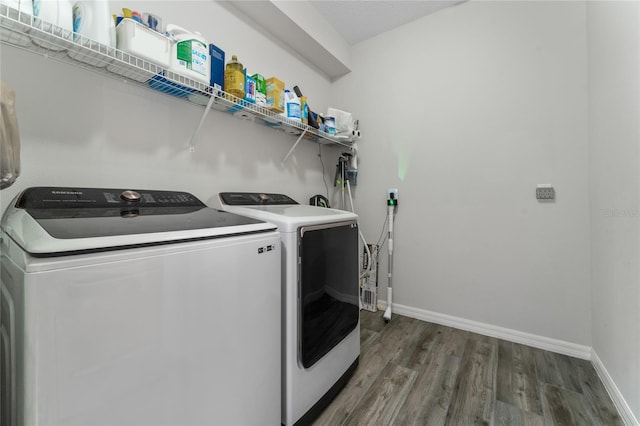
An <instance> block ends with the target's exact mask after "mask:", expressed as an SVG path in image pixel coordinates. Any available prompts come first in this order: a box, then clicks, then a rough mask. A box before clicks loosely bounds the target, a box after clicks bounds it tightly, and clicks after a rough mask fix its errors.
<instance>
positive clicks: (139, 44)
mask: <svg viewBox="0 0 640 426" xmlns="http://www.w3.org/2000/svg"><path fill="white" fill-rule="evenodd" d="M116 47H117V48H118V49H119V50H122V51H123V52H126V53H129V54H131V55H134V56H137V57H139V58H142V59H145V60H147V61H149V62H153V63H154V64H156V65H159V66H161V67H163V68H169V63H170V53H171V40H170V39H169V37H166V36H164V35H162V34H160V33H159V32H157V31H153V30H151V29H149V28H148V27H146V26H145V25H143V24H140V23H138V22H136V21H134V20H133V19H123V20H122V21H120V23H119V24H118V26H117V27H116Z"/></svg>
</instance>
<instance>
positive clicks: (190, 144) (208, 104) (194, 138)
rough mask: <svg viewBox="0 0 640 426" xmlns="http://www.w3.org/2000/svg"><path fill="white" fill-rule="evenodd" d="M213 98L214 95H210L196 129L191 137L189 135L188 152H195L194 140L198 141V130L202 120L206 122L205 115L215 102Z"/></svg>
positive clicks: (200, 127) (202, 122)
mask: <svg viewBox="0 0 640 426" xmlns="http://www.w3.org/2000/svg"><path fill="white" fill-rule="evenodd" d="M215 98H216V95H214V94H213V93H212V94H211V97H210V98H209V102H207V106H206V107H205V108H204V112H203V113H202V118H200V123H198V127H196V130H195V131H194V132H193V135H191V141H189V151H190V152H194V151H195V150H196V140H197V139H198V135H199V134H200V129H202V125H203V124H204V120H206V118H207V115H208V114H209V111H210V110H211V105H213V102H214V101H215Z"/></svg>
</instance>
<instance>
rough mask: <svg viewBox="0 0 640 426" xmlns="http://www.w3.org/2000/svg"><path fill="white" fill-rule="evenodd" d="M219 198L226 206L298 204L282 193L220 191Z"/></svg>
mask: <svg viewBox="0 0 640 426" xmlns="http://www.w3.org/2000/svg"><path fill="white" fill-rule="evenodd" d="M220 200H221V201H222V203H223V204H226V205H228V206H264V205H284V204H298V202H296V201H295V200H294V199H293V198H291V197H288V196H286V195H284V194H268V193H263V192H221V193H220Z"/></svg>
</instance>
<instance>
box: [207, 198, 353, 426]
mask: <svg viewBox="0 0 640 426" xmlns="http://www.w3.org/2000/svg"><path fill="white" fill-rule="evenodd" d="M210 204H215V205H216V206H220V207H221V208H222V209H224V210H227V211H229V212H233V213H236V214H239V215H242V216H246V217H249V218H253V219H258V220H264V221H267V222H271V223H273V224H275V225H276V226H277V227H278V231H279V232H280V236H281V240H282V271H283V273H282V296H283V299H282V308H283V324H282V327H283V328H282V354H283V357H282V363H283V365H282V374H283V376H282V385H283V388H282V423H283V424H284V425H294V424H309V423H311V422H312V421H313V420H314V419H315V418H316V417H317V416H318V415H319V414H320V413H321V412H322V410H323V409H324V408H325V407H326V406H327V405H328V404H329V403H330V402H331V400H332V399H333V398H334V397H335V396H336V395H337V394H338V392H339V391H340V390H341V389H342V387H344V385H345V384H346V382H347V381H348V379H349V377H350V376H351V375H352V374H353V372H354V371H355V369H356V367H357V365H358V360H359V357H360V327H359V312H360V311H359V300H358V292H359V289H358V224H357V220H358V216H357V215H355V214H354V213H351V212H346V211H342V210H336V209H328V208H322V207H316V206H307V205H300V204H298V203H297V202H296V201H294V200H293V199H291V198H290V197H288V196H286V195H282V194H260V193H231V192H225V193H220V194H218V197H215V198H214V199H212V200H210Z"/></svg>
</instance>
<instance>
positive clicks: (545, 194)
mask: <svg viewBox="0 0 640 426" xmlns="http://www.w3.org/2000/svg"><path fill="white" fill-rule="evenodd" d="M536 199H537V200H538V201H553V200H555V199H556V191H555V190H554V189H553V186H551V184H546V183H545V184H540V185H538V186H537V187H536Z"/></svg>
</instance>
